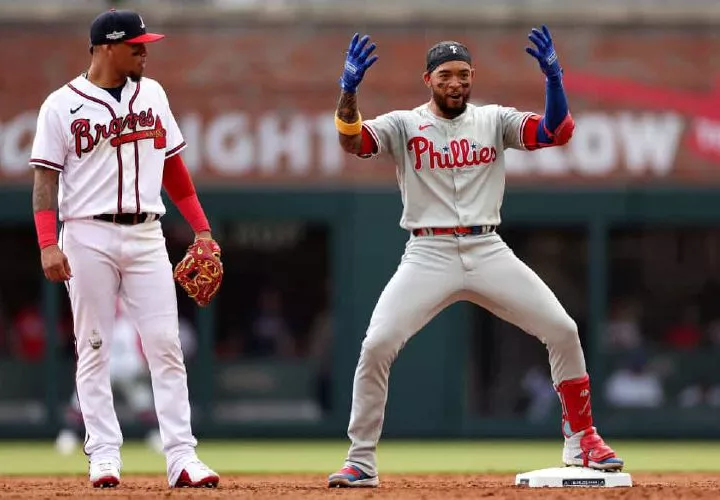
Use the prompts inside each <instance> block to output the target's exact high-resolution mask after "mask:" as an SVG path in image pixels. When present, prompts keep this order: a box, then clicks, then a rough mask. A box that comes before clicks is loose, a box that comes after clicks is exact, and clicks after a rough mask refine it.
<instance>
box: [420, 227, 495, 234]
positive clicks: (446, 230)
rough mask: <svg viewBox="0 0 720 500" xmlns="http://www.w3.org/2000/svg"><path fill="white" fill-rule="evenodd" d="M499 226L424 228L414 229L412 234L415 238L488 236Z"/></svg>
mask: <svg viewBox="0 0 720 500" xmlns="http://www.w3.org/2000/svg"><path fill="white" fill-rule="evenodd" d="M496 228H497V226H457V227H423V228H420V229H413V230H412V234H413V235H415V236H436V235H448V234H452V235H454V236H468V235H477V234H488V233H493V232H495V229H496Z"/></svg>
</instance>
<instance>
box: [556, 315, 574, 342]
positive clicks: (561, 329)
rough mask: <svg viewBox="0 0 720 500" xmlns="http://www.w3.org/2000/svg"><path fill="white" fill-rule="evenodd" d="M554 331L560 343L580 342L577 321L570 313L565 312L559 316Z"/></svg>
mask: <svg viewBox="0 0 720 500" xmlns="http://www.w3.org/2000/svg"><path fill="white" fill-rule="evenodd" d="M554 331H555V336H556V338H557V340H556V342H558V343H563V344H569V343H574V342H580V337H579V335H578V327H577V323H576V322H575V320H574V319H572V318H571V317H570V315H569V314H563V315H562V316H560V317H558V318H557V320H556V325H555V327H554Z"/></svg>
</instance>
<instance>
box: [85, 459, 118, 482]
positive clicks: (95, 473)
mask: <svg viewBox="0 0 720 500" xmlns="http://www.w3.org/2000/svg"><path fill="white" fill-rule="evenodd" d="M90 482H91V483H92V485H93V488H114V487H115V486H117V485H118V484H120V469H119V468H118V467H117V465H115V463H114V462H113V461H111V460H99V461H97V462H90Z"/></svg>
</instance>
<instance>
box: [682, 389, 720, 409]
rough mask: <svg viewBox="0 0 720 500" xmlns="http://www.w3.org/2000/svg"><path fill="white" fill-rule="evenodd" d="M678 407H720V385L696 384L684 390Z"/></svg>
mask: <svg viewBox="0 0 720 500" xmlns="http://www.w3.org/2000/svg"><path fill="white" fill-rule="evenodd" d="M678 405H679V406H680V407H681V408H694V407H697V406H709V407H711V408H718V407H720V385H714V386H711V385H709V384H694V385H691V386H688V387H686V388H684V389H683V390H682V391H680V394H678Z"/></svg>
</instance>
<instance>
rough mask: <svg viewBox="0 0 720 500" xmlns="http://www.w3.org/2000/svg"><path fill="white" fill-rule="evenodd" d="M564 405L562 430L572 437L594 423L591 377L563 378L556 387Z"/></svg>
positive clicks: (566, 435)
mask: <svg viewBox="0 0 720 500" xmlns="http://www.w3.org/2000/svg"><path fill="white" fill-rule="evenodd" d="M556 390H557V393H558V396H560V404H561V405H562V432H563V435H564V436H565V437H570V436H572V435H573V434H575V433H576V432H580V431H582V430H585V429H587V428H589V427H592V425H593V418H592V408H591V406H590V377H589V376H588V375H587V374H585V375H584V376H583V377H580V378H575V379H572V380H563V381H562V382H561V383H560V385H559V386H557V387H556Z"/></svg>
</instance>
